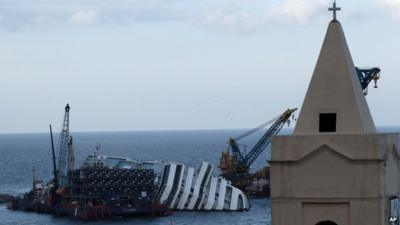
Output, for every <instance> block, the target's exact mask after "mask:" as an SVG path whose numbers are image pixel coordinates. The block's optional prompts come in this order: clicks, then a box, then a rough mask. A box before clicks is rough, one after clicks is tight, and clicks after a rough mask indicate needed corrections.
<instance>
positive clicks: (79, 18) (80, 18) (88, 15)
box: [69, 9, 98, 26]
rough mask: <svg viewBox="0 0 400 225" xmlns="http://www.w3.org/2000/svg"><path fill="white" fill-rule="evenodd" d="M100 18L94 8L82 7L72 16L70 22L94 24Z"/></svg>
mask: <svg viewBox="0 0 400 225" xmlns="http://www.w3.org/2000/svg"><path fill="white" fill-rule="evenodd" d="M97 19H98V13H97V12H96V11H94V10H88V9H81V10H79V11H78V12H76V13H75V14H74V15H72V16H71V18H70V19H69V22H70V23H72V24H76V25H80V26H86V25H91V24H94V23H95V22H96V21H97Z"/></svg>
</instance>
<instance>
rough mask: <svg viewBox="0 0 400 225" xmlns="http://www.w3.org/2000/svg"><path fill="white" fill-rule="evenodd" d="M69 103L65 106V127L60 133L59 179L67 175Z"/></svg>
mask: <svg viewBox="0 0 400 225" xmlns="http://www.w3.org/2000/svg"><path fill="white" fill-rule="evenodd" d="M69 111H70V107H69V104H67V105H66V106H65V114H64V120H63V127H62V130H61V133H60V142H59V154H58V173H59V179H62V178H63V177H66V175H67V157H68V142H69Z"/></svg>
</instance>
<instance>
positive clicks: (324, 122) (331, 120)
mask: <svg viewBox="0 0 400 225" xmlns="http://www.w3.org/2000/svg"><path fill="white" fill-rule="evenodd" d="M319 132H336V113H320V114H319Z"/></svg>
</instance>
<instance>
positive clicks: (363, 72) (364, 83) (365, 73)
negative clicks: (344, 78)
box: [355, 67, 381, 95]
mask: <svg viewBox="0 0 400 225" xmlns="http://www.w3.org/2000/svg"><path fill="white" fill-rule="evenodd" d="M355 69H356V72H357V76H358V79H359V80H360V84H361V88H362V90H363V91H364V94H365V95H367V94H368V91H367V90H368V89H367V88H368V85H369V83H370V82H371V81H374V88H377V87H378V85H377V82H378V80H379V78H380V72H381V69H380V68H378V67H369V68H362V67H356V68H355Z"/></svg>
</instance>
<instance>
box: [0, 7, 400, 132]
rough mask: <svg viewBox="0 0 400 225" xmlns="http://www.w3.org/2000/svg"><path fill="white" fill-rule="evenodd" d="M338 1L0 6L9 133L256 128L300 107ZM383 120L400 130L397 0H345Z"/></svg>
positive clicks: (0, 124) (351, 40)
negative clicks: (67, 127)
mask: <svg viewBox="0 0 400 225" xmlns="http://www.w3.org/2000/svg"><path fill="white" fill-rule="evenodd" d="M331 4H332V1H330V0H280V1H277V0H86V1H78V0H68V1H67V0H0V104H1V106H0V133H31V132H47V129H48V124H49V123H52V124H53V125H54V126H55V129H56V130H57V129H61V128H60V127H61V123H62V117H63V110H64V106H65V104H66V103H69V104H70V105H71V130H72V131H74V132H78V131H130V130H181V129H231V128H251V127H255V126H257V125H259V124H261V123H263V122H265V121H268V120H270V119H271V118H274V117H276V116H277V115H279V114H280V113H282V112H283V111H284V110H285V109H287V108H294V107H301V104H302V101H303V98H304V95H305V92H306V89H307V86H308V83H309V81H310V78H311V75H312V72H313V69H314V66H315V63H316V59H317V57H318V53H319V50H320V47H321V45H322V41H323V38H324V35H325V32H326V28H327V25H328V22H329V21H330V20H331V18H332V14H331V12H329V11H328V10H327V9H328V7H329V6H330V5H331ZM337 4H338V6H340V7H342V10H341V11H340V12H338V19H339V20H340V21H341V23H342V25H343V29H344V31H345V33H346V38H347V41H348V44H349V47H350V51H351V52H352V56H353V60H354V62H355V64H356V66H379V67H380V68H381V70H382V73H381V77H382V78H381V80H380V81H379V83H378V86H379V88H378V89H373V88H372V87H371V88H370V90H369V95H368V96H367V101H368V104H369V106H370V110H371V113H372V116H373V118H374V121H375V124H376V125H378V126H387V125H400V117H398V116H397V115H398V111H399V109H400V107H399V106H398V104H397V103H398V96H399V95H400V89H399V88H398V84H399V82H400V78H399V76H398V75H397V71H398V69H397V65H398V61H399V58H398V53H399V52H400V44H399V41H398V40H400V0H367V1H365V0H353V1H351V2H350V1H338V2H337Z"/></svg>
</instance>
